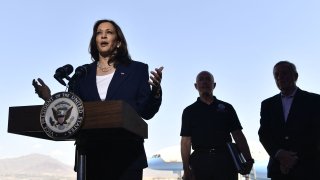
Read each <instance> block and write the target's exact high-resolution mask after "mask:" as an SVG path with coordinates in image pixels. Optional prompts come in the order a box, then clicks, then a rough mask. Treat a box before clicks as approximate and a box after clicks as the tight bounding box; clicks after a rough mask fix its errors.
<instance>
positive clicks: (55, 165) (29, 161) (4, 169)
mask: <svg viewBox="0 0 320 180" xmlns="http://www.w3.org/2000/svg"><path fill="white" fill-rule="evenodd" d="M0 179H1V180H9V179H10V180H22V179H23V180H44V179H45V180H75V179H76V173H75V172H74V171H73V167H71V166H68V165H66V164H63V163H61V162H60V161H58V160H56V159H54V158H52V157H50V156H46V155H41V154H31V155H26V156H21V157H17V158H6V159H0Z"/></svg>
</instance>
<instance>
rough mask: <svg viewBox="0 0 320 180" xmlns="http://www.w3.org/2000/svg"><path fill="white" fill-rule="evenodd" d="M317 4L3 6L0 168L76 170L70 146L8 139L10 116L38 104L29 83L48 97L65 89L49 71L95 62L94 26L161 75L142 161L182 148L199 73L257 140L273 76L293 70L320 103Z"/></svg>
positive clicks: (141, 0)
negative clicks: (282, 67)
mask: <svg viewBox="0 0 320 180" xmlns="http://www.w3.org/2000/svg"><path fill="white" fill-rule="evenodd" d="M319 7H320V2H318V1H316V0H314V1H308V0H305V1H295V0H290V1H289V0H283V1H276V0H268V1H263V0H242V1H239V0H227V1H226V0H224V1H222V0H220V1H217V0H211V1H209V0H208V1H203V0H199V1H189V0H184V1H182V0H176V1H169V0H162V1H150V0H149V1H147V0H138V1H130V0H120V1H106V0H104V1H99V0H91V1H82V2H79V1H75V0H69V1H63V0H57V1H41V0H28V1H24V0H4V1H2V2H1V3H0V22H1V23H0V28H1V31H0V32H1V33H0V49H1V53H0V59H1V61H0V67H1V71H0V83H1V84H2V85H1V87H0V94H1V95H0V96H1V98H0V99H1V104H0V107H1V108H0V109H1V110H0V111H1V112H0V158H3V157H15V156H20V155H25V154H30V153H43V154H48V155H52V156H54V157H55V158H58V159H60V160H62V161H63V162H66V163H68V164H72V163H73V158H74V156H73V155H74V154H73V153H74V147H73V142H53V141H48V140H41V139H36V138H30V137H26V136H20V135H14V134H8V133H7V123H8V108H9V107H11V106H27V105H39V104H43V101H42V100H41V99H39V98H38V97H37V96H36V95H35V94H34V89H33V87H32V85H31V81H32V79H34V78H38V77H41V78H42V79H43V80H44V81H45V82H46V83H47V84H48V85H49V86H50V87H51V90H52V92H59V91H64V90H65V88H64V87H63V86H62V85H60V84H59V83H58V82H57V81H56V80H55V79H54V78H53V74H54V71H55V69H57V68H58V67H60V66H63V65H65V64H72V65H73V66H74V67H77V66H79V65H83V64H87V63H90V62H91V59H90V56H89V53H88V46H89V40H90V36H91V31H92V26H93V24H94V22H95V21H96V20H98V19H104V18H107V19H113V20H114V21H116V22H117V23H118V24H119V25H120V27H121V28H122V30H123V32H124V34H125V36H126V39H127V42H128V46H129V52H130V54H131V56H132V58H133V59H135V60H138V61H142V62H145V63H147V64H149V69H150V70H152V69H154V68H156V67H159V66H164V70H163V81H162V86H163V103H162V106H161V108H160V111H159V113H158V114H157V115H156V116H155V117H154V118H153V119H152V120H150V121H147V123H148V125H149V138H148V139H147V140H146V141H145V148H146V151H147V154H148V155H151V154H152V153H153V152H155V151H157V150H159V149H161V148H163V147H167V146H172V145H176V144H178V143H179V142H180V136H179V133H180V125H181V114H182V111H183V109H184V108H185V107H186V106H188V105H189V104H191V103H193V102H194V101H195V100H196V98H197V96H198V94H197V91H196V90H195V89H194V86H193V83H194V82H195V76H196V75H197V73H198V72H200V71H202V70H208V71H210V72H212V73H213V75H214V76H215V80H216V82H217V87H216V89H215V90H214V94H215V95H216V96H217V97H218V98H219V99H221V100H224V101H227V102H229V103H231V104H232V105H233V106H234V108H235V109H236V111H237V113H238V116H239V118H240V121H241V123H242V125H243V127H244V129H243V131H244V133H245V135H246V137H247V139H249V140H255V141H257V140H258V137H257V131H258V128H259V118H260V116H259V112H260V103H261V101H262V100H263V99H265V98H267V97H270V96H272V95H274V94H276V93H278V92H279V91H278V89H277V88H276V86H275V83H274V80H273V76H272V68H273V65H274V64H275V63H276V62H278V61H280V60H289V61H292V62H293V63H295V64H296V66H297V69H298V72H299V79H298V83H297V84H298V86H299V87H300V88H302V89H305V90H308V91H312V92H315V93H320V83H319V77H320V72H319V67H320V61H319V59H320V52H319V47H320V36H319V34H318V33H319V32H320V21H319V17H320V11H319Z"/></svg>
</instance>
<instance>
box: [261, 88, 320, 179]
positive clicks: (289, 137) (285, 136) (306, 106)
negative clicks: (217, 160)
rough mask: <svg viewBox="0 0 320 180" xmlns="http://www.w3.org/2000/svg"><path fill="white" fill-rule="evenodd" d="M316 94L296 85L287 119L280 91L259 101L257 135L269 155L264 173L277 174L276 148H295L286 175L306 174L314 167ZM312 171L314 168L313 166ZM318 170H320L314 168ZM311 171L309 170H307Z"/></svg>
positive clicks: (316, 126) (317, 105) (317, 111)
mask: <svg viewBox="0 0 320 180" xmlns="http://www.w3.org/2000/svg"><path fill="white" fill-rule="evenodd" d="M319 110H320V109H319V95H317V94H313V93H309V92H307V91H303V90H301V89H297V91H296V94H295V96H294V99H293V102H292V105H291V108H290V112H289V115H288V118H287V121H285V119H284V115H283V108H282V101H281V94H278V95H275V96H273V97H271V98H268V99H266V100H264V101H263V102H262V103H261V112H260V113H261V114H260V115H261V119H260V129H259V132H258V134H259V138H260V142H261V143H262V145H263V146H264V148H265V149H266V151H267V152H268V154H269V156H270V160H269V164H268V177H274V176H277V175H279V174H281V172H280V166H279V162H278V161H277V160H276V159H275V154H276V153H277V151H278V150H279V149H285V150H290V151H293V152H297V156H298V158H299V160H298V163H297V164H296V165H295V166H294V169H292V170H291V171H290V173H289V176H291V175H292V176H294V177H301V178H302V179H304V178H306V175H310V172H312V170H314V167H315V166H317V165H316V163H317V162H316V160H315V159H316V156H317V141H318V140H317V138H318V137H317V132H318V131H319V126H318V125H319V120H320V119H319V113H320V111H319ZM314 171H315V170H314ZM315 173H317V174H319V173H320V172H315ZM311 174H312V173H311Z"/></svg>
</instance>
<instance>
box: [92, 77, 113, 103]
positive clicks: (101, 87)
mask: <svg viewBox="0 0 320 180" xmlns="http://www.w3.org/2000/svg"><path fill="white" fill-rule="evenodd" d="M113 75H114V72H113V73H111V74H107V75H103V76H97V78H96V80H97V88H98V92H99V96H100V99H101V100H102V101H104V100H105V99H106V97H107V91H108V88H109V85H110V82H111V79H112V77H113Z"/></svg>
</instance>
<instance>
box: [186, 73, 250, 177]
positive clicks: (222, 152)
mask: <svg viewBox="0 0 320 180" xmlns="http://www.w3.org/2000/svg"><path fill="white" fill-rule="evenodd" d="M215 86H216V83H215V82H214V78H213V75H212V74H211V73H210V72H207V71H202V72H200V73H199V74H198V76H197V79H196V83H195V88H196V89H197V90H198V92H199V95H200V97H199V98H198V99H197V101H196V102H195V103H193V104H191V105H190V106H188V107H187V108H185V109H184V111H183V114H182V126H181V132H180V136H181V137H182V138H181V156H182V161H183V169H184V180H189V179H196V180H236V179H238V174H237V171H236V169H235V167H234V164H233V161H232V158H231V155H230V153H229V152H228V149H227V146H226V143H227V142H232V138H231V135H230V133H231V134H232V137H233V139H234V140H235V142H236V143H237V146H238V148H239V150H240V151H241V152H242V153H243V155H244V157H245V159H246V160H247V167H246V172H245V173H250V170H251V168H252V165H253V159H252V157H251V154H250V150H249V146H248V144H247V140H246V138H245V136H244V134H243V133H242V126H241V124H240V121H239V119H238V116H237V114H236V112H235V110H234V108H233V107H232V105H230V104H228V103H226V102H223V101H220V100H218V99H217V98H216V97H215V96H213V89H214V88H215ZM191 146H192V149H193V150H194V151H193V153H192V154H191ZM190 154H191V155H190Z"/></svg>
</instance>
